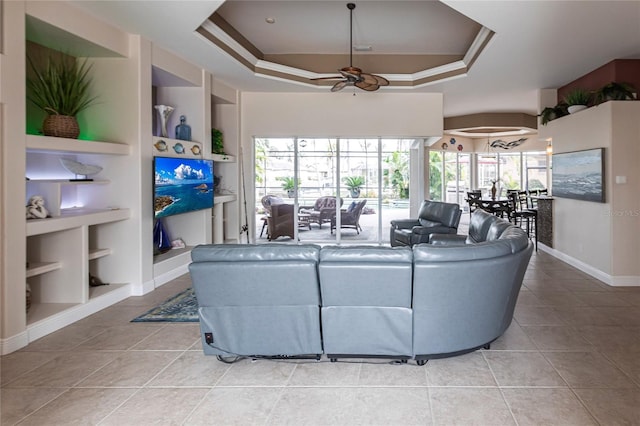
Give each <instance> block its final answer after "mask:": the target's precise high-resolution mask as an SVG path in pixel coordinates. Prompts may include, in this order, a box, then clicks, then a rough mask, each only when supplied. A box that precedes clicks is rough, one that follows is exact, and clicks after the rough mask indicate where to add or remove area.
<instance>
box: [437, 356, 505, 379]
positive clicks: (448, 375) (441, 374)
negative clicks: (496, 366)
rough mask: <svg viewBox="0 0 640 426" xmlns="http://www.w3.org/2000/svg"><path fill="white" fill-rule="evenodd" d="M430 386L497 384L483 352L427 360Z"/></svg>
mask: <svg viewBox="0 0 640 426" xmlns="http://www.w3.org/2000/svg"><path fill="white" fill-rule="evenodd" d="M426 369H427V383H428V384H429V386H497V383H496V381H495V379H494V378H493V374H492V373H491V370H490V369H489V364H487V361H486V360H485V358H484V356H483V355H482V353H481V352H479V351H477V352H472V353H469V354H466V355H460V356H457V357H453V358H442V359H431V360H429V362H427V365H426Z"/></svg>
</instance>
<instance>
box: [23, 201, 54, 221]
mask: <svg viewBox="0 0 640 426" xmlns="http://www.w3.org/2000/svg"><path fill="white" fill-rule="evenodd" d="M48 215H49V212H48V211H47V209H46V208H45V206H44V198H42V195H34V196H33V197H31V198H29V204H27V219H44V218H46V217H47V216H48Z"/></svg>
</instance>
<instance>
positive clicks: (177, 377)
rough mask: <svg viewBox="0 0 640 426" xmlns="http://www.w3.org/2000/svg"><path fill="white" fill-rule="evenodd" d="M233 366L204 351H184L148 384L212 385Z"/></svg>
mask: <svg viewBox="0 0 640 426" xmlns="http://www.w3.org/2000/svg"><path fill="white" fill-rule="evenodd" d="M229 368H231V366H230V365H229V364H225V363H223V362H220V361H218V360H217V359H216V357H215V356H206V355H204V354H203V353H202V351H187V352H184V353H182V354H181V355H180V356H179V357H178V358H177V359H176V360H174V361H173V362H172V363H171V364H170V365H169V366H168V367H167V368H165V369H164V370H163V371H161V372H160V374H158V375H157V376H156V377H155V378H154V379H153V380H152V381H151V382H150V383H149V384H148V386H166V387H168V386H184V387H188V386H191V387H197V386H203V387H211V386H214V385H215V384H216V383H217V382H218V380H220V378H221V377H222V376H223V375H224V374H225V373H226V372H227V370H229Z"/></svg>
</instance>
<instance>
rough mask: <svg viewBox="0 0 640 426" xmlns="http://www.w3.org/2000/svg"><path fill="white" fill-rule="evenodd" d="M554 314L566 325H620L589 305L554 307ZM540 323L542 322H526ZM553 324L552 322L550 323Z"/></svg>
mask: <svg viewBox="0 0 640 426" xmlns="http://www.w3.org/2000/svg"><path fill="white" fill-rule="evenodd" d="M553 312H554V314H555V315H556V316H557V317H559V318H561V320H562V321H564V323H565V324H567V325H573V326H584V325H598V326H605V325H620V324H619V323H618V322H617V321H616V320H614V319H613V318H611V317H610V316H608V315H607V314H606V313H604V312H600V311H599V310H598V308H595V307H590V306H578V307H556V308H553ZM528 325H542V324H528ZM550 325H553V324H550Z"/></svg>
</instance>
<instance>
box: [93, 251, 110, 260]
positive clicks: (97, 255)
mask: <svg viewBox="0 0 640 426" xmlns="http://www.w3.org/2000/svg"><path fill="white" fill-rule="evenodd" d="M111 253H112V251H111V249H90V250H89V260H95V259H100V258H101V257H105V256H109V255H110V254H111Z"/></svg>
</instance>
